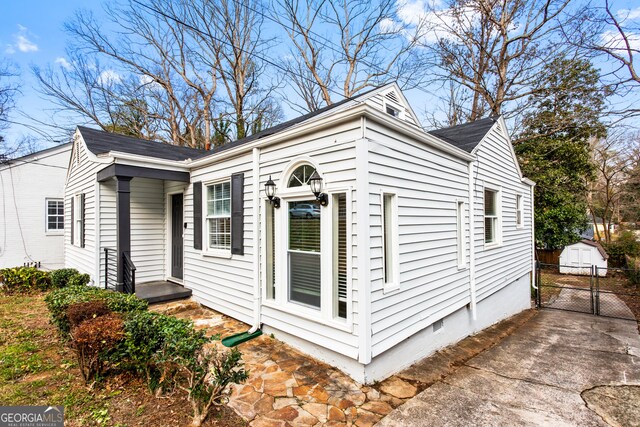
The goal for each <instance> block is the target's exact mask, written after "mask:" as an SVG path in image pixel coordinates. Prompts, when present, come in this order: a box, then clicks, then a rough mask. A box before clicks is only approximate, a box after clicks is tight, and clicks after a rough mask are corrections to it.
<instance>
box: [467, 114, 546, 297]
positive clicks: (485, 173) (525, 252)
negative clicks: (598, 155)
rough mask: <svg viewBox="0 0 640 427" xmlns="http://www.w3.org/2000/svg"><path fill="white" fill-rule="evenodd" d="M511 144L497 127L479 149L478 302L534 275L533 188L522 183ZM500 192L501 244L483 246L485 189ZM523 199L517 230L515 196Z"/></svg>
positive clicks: (477, 212)
mask: <svg viewBox="0 0 640 427" xmlns="http://www.w3.org/2000/svg"><path fill="white" fill-rule="evenodd" d="M509 144H510V142H509V140H508V139H507V138H505V136H504V134H503V133H502V129H501V127H500V123H497V124H496V125H495V126H494V127H493V129H492V131H491V132H490V133H489V134H488V135H487V136H486V137H485V140H484V141H483V142H482V143H481V144H480V145H479V146H478V147H477V149H476V152H475V154H476V156H477V160H476V162H475V165H474V167H475V172H474V176H475V177H476V180H475V185H474V194H475V222H474V232H475V237H476V240H475V252H476V253H475V255H476V290H477V295H478V301H481V300H482V299H484V298H487V297H488V296H490V295H491V294H493V293H495V292H497V291H498V290H500V289H502V288H503V287H505V286H506V285H508V284H510V283H512V282H513V281H515V280H516V279H518V278H520V277H522V276H523V275H525V274H527V273H528V272H529V271H531V251H532V247H533V246H532V241H531V224H532V215H531V197H530V187H529V186H528V185H526V184H523V183H522V182H521V180H520V175H519V171H518V169H517V166H516V164H515V163H514V160H513V157H512V151H511V147H510V146H509ZM485 185H490V186H491V187H494V188H495V187H497V188H499V190H500V198H501V212H500V216H501V233H502V243H501V244H500V245H499V246H496V247H491V248H489V247H485V244H484V187H485ZM518 194H520V195H522V198H523V199H522V201H523V210H524V226H523V227H522V228H517V227H516V195H518Z"/></svg>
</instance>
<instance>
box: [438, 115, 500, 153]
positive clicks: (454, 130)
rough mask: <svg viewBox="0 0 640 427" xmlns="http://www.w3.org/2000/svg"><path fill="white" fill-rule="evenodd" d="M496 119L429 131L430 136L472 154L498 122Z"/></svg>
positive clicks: (491, 118) (490, 118)
mask: <svg viewBox="0 0 640 427" xmlns="http://www.w3.org/2000/svg"><path fill="white" fill-rule="evenodd" d="M496 120H497V119H496V118H495V117H487V118H486V119H480V120H476V121H474V122H469V123H465V124H462V125H458V126H451V127H448V128H444V129H436V130H432V131H429V134H431V135H433V136H436V137H438V138H440V139H442V140H443V141H445V142H448V143H449V144H451V145H453V146H455V147H458V148H460V149H462V150H464V151H466V152H467V153H471V152H472V151H473V149H474V148H476V146H477V145H478V144H480V141H482V138H484V136H485V135H486V134H487V132H489V129H491V127H492V126H493V124H494V123H495V122H496Z"/></svg>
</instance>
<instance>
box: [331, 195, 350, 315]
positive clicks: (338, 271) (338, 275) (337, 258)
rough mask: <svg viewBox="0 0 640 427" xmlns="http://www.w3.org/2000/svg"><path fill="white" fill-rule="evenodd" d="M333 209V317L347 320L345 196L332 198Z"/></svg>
mask: <svg viewBox="0 0 640 427" xmlns="http://www.w3.org/2000/svg"><path fill="white" fill-rule="evenodd" d="M332 206H333V209H334V227H335V229H334V245H335V246H334V248H335V254H334V266H333V270H334V280H335V285H334V292H335V294H334V299H335V300H336V301H337V312H336V313H335V316H337V317H339V318H341V319H346V318H347V195H346V194H344V193H342V194H336V195H334V196H333V203H332Z"/></svg>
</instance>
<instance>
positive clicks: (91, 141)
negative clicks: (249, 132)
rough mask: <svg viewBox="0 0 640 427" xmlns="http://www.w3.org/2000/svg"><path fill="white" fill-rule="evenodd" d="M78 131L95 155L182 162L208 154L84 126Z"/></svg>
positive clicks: (79, 127) (193, 149)
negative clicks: (120, 153)
mask: <svg viewBox="0 0 640 427" xmlns="http://www.w3.org/2000/svg"><path fill="white" fill-rule="evenodd" d="M78 129H79V130H80V133H81V134H82V138H83V139H84V142H85V143H86V144H87V148H88V149H89V151H91V152H92V153H93V154H95V155H98V154H103V153H108V152H109V151H120V152H123V153H129V154H138V155H141V156H147V157H156V158H158V159H164V160H176V161H181V160H186V159H196V158H198V157H202V156H203V155H205V154H207V153H208V152H207V151H205V150H197V149H195V148H189V147H180V146H178V145H171V144H164V143H162V142H157V141H148V140H146V139H140V138H134V137H131V136H126V135H119V134H117V133H111V132H105V131H101V130H97V129H91V128H88V127H84V126H78Z"/></svg>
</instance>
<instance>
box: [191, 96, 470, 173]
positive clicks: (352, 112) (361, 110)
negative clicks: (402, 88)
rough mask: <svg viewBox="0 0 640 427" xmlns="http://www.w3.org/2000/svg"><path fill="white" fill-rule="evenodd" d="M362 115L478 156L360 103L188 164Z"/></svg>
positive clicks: (202, 163)
mask: <svg viewBox="0 0 640 427" xmlns="http://www.w3.org/2000/svg"><path fill="white" fill-rule="evenodd" d="M361 116H364V117H367V118H369V119H372V120H374V121H376V122H378V123H382V124H384V125H385V126H387V127H389V128H391V129H393V130H396V131H398V132H401V133H403V134H405V135H408V136H410V137H412V138H414V139H416V140H418V141H420V142H422V143H424V144H427V145H429V146H431V147H433V148H436V149H438V150H440V151H443V152H445V153H448V154H450V155H452V156H454V157H457V158H459V159H462V160H466V161H473V160H474V159H475V156H474V155H472V154H469V153H467V152H466V151H464V150H461V149H459V148H457V147H454V146H453V145H450V144H448V143H446V142H444V141H441V140H440V139H438V138H436V137H434V136H433V135H430V134H428V133H426V132H425V131H423V130H421V129H418V128H416V127H414V126H412V125H410V124H408V123H404V122H402V121H400V120H398V119H396V118H394V117H392V116H390V115H388V114H386V113H384V112H382V111H378V110H376V109H374V108H373V107H371V106H369V105H367V104H359V105H357V106H355V107H352V108H348V109H346V110H344V111H339V112H337V113H335V114H330V115H327V116H321V117H320V118H318V119H317V120H312V121H311V122H303V123H300V124H298V125H295V126H292V127H291V128H289V129H286V130H284V131H282V132H278V133H275V134H273V135H269V136H265V137H263V138H260V139H258V140H256V141H252V142H250V143H247V144H243V145H241V146H238V147H235V148H230V149H227V150H222V151H220V152H218V153H213V154H211V155H209V156H207V157H204V158H201V159H197V160H193V161H190V162H188V163H187V164H188V165H189V166H190V167H191V168H200V167H204V166H207V165H209V164H211V163H215V162H216V161H218V160H219V159H226V158H229V157H234V156H238V155H240V154H244V153H246V152H249V151H251V150H253V148H256V147H260V148H261V147H265V146H268V145H270V144H274V143H277V142H282V141H283V140H285V139H290V138H295V137H299V136H302V135H305V134H308V133H312V132H315V131H319V130H322V129H324V128H328V127H331V126H335V125H336V124H338V123H343V122H346V121H350V120H355V119H358V118H360V117H361Z"/></svg>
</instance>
